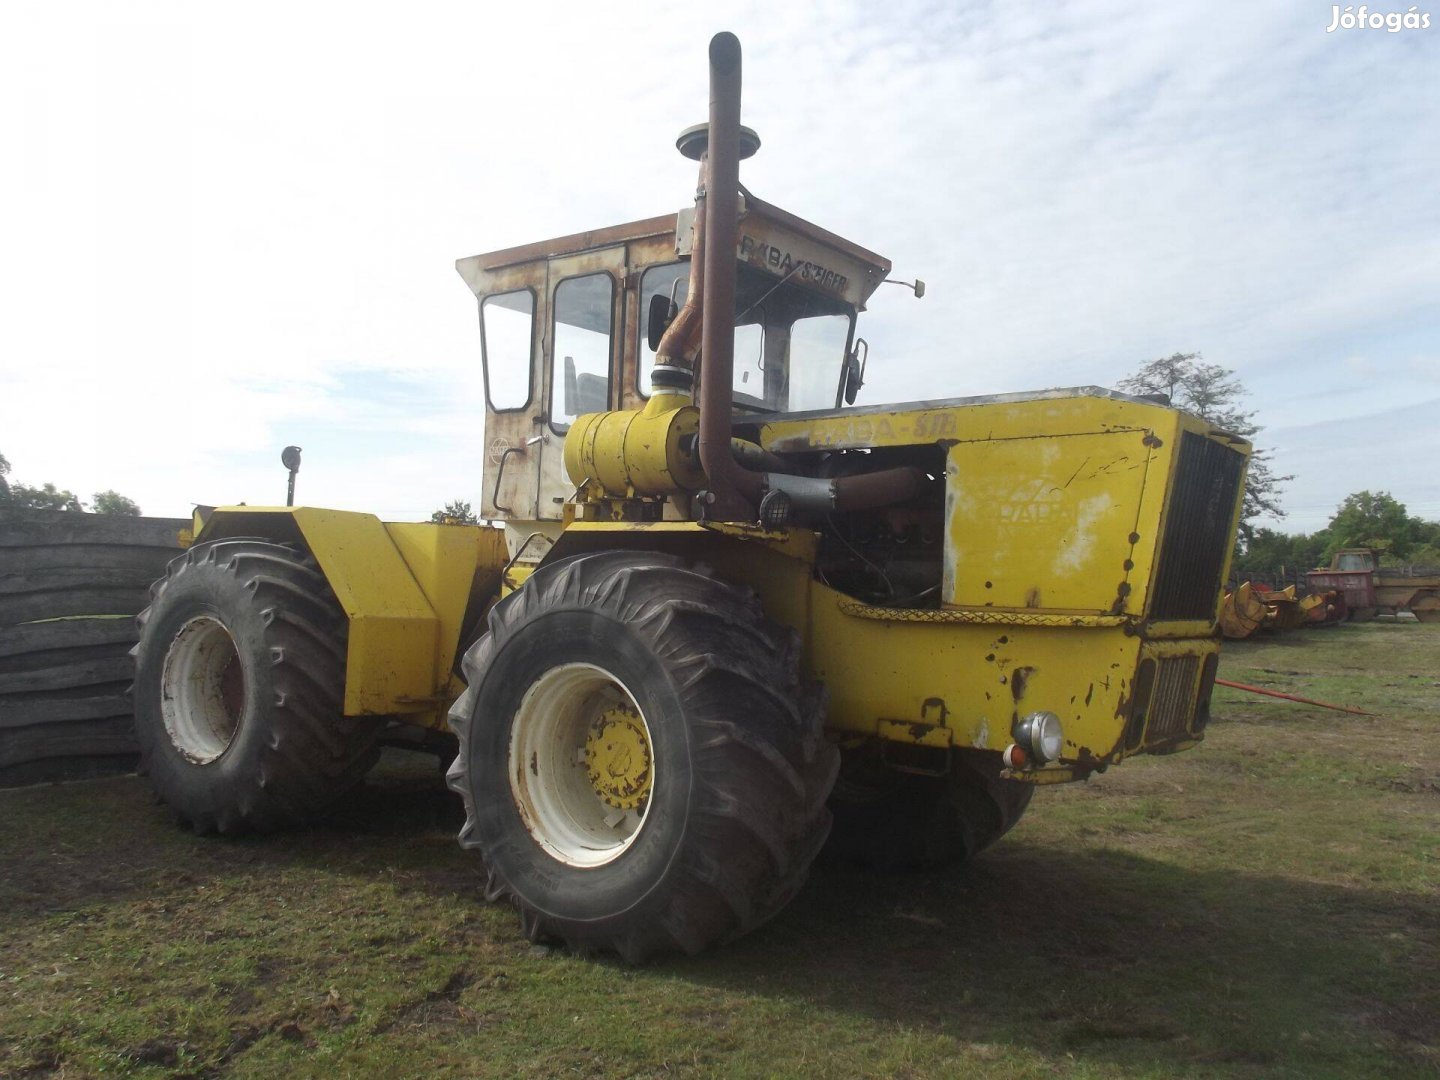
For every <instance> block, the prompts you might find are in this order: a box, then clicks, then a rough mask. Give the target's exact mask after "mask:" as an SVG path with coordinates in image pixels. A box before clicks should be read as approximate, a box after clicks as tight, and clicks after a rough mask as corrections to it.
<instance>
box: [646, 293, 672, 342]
mask: <svg viewBox="0 0 1440 1080" xmlns="http://www.w3.org/2000/svg"><path fill="white" fill-rule="evenodd" d="M679 314H680V309H679V308H678V307H676V306H675V301H674V300H671V299H670V297H668V296H666V295H665V294H664V293H656V294H655V295H654V296H652V297H651V298H650V311H649V313H648V316H647V322H646V326H645V341H646V343H647V344H648V345H649V346H650V351H651V352H655V351H657V350H658V349H659V348H660V339H661V338H662V337H664V336H665V331H666V330H668V329H669V328H670V324H671V323H672V322H674V321H675V316H676V315H679Z"/></svg>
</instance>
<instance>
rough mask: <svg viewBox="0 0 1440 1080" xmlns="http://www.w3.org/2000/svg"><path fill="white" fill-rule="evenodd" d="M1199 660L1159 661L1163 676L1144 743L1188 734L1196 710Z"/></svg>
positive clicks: (1157, 685) (1158, 680)
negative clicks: (1196, 680)
mask: <svg viewBox="0 0 1440 1080" xmlns="http://www.w3.org/2000/svg"><path fill="white" fill-rule="evenodd" d="M1199 670H1200V657H1198V656H1175V657H1171V658H1169V659H1166V660H1162V661H1160V673H1159V675H1158V676H1157V678H1156V679H1155V689H1154V691H1153V692H1152V694H1151V697H1150V708H1149V710H1148V711H1149V715H1148V717H1147V720H1146V725H1145V744H1146V745H1147V746H1154V745H1156V744H1158V743H1167V742H1170V741H1171V740H1173V739H1178V738H1181V737H1183V736H1185V735H1187V734H1189V730H1190V717H1191V713H1192V712H1193V711H1194V708H1195V675H1196V673H1197V672H1198V671H1199Z"/></svg>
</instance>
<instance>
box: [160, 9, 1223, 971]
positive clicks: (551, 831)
mask: <svg viewBox="0 0 1440 1080" xmlns="http://www.w3.org/2000/svg"><path fill="white" fill-rule="evenodd" d="M710 79H711V106H710V117H709V123H708V125H702V126H700V127H698V128H694V129H690V130H689V131H687V132H685V133H684V134H683V135H682V136H681V139H680V143H679V146H680V149H681V151H682V152H684V153H685V154H687V155H688V156H690V157H692V158H696V159H698V160H700V161H701V163H702V164H701V184H700V189H699V194H698V197H697V198H696V201H695V207H694V210H693V212H692V211H691V210H690V209H688V208H687V209H686V210H684V211H682V212H680V213H678V214H672V215H666V216H663V217H658V218H651V219H649V220H645V221H638V222H634V223H632V224H629V225H620V226H616V227H613V228H607V229H601V230H597V231H595V232H589V233H583V234H580V235H576V236H568V237H562V238H560V239H557V240H551V241H546V242H543V243H538V244H531V245H528V246H525V247H520V248H512V249H509V250H505V251H497V252H493V253H491V254H488V255H479V256H475V257H474V258H468V259H462V260H460V262H459V263H458V268H459V271H460V273H461V275H462V277H464V279H465V281H466V283H467V284H468V285H469V286H470V288H471V289H472V290H473V291H474V293H475V295H476V296H477V297H478V298H479V306H480V323H481V338H482V353H483V362H484V365H485V371H486V376H487V380H486V387H487V391H486V392H487V398H488V400H487V403H486V406H487V407H486V422H485V436H484V437H485V448H486V455H487V461H486V465H485V475H484V479H483V483H484V506H483V511H484V515H485V516H486V517H487V518H489V519H491V520H499V521H502V522H503V523H504V528H503V530H501V529H497V528H487V527H477V526H464V525H433V524H397V523H387V522H381V521H380V520H378V519H377V518H375V517H372V516H369V515H366V514H358V513H349V512H340V511H332V510H322V509H317V508H312V507H293V508H292V507H275V508H257V507H253V506H234V507H222V508H219V509H215V510H214V511H213V512H210V513H208V514H207V515H205V516H204V520H203V523H202V524H201V525H200V527H199V528H198V531H197V535H196V536H195V542H194V544H193V545H192V546H191V547H189V548H188V550H187V551H186V552H185V553H184V554H183V555H182V556H181V557H180V558H178V559H177V560H176V561H175V562H174V563H173V564H172V565H171V566H170V568H169V570H168V572H167V574H166V576H165V578H164V579H162V580H161V581H159V582H158V583H157V584H156V586H155V588H154V590H153V599H152V603H151V605H150V607H149V609H148V610H147V611H146V612H145V613H144V614H143V615H142V616H141V620H142V625H143V632H142V636H141V640H140V644H139V645H138V647H137V649H136V664H137V677H136V687H135V707H136V717H137V724H138V732H139V738H140V743H141V748H142V756H143V764H144V768H145V769H146V771H147V772H148V773H149V776H150V777H151V779H152V781H153V783H154V785H155V787H156V789H157V790H158V792H159V793H160V795H161V796H162V797H163V798H164V800H165V801H167V802H168V803H169V804H170V805H171V806H172V807H173V808H174V810H175V811H176V812H177V813H178V815H179V817H180V818H181V819H182V821H184V822H186V823H188V824H189V825H190V826H192V827H193V828H194V829H195V830H196V831H197V832H210V831H218V832H222V833H223V832H235V831H240V830H245V829H262V830H263V829H270V828H275V827H278V826H283V825H288V824H291V823H294V822H298V821H302V820H304V819H306V818H307V817H309V816H311V815H313V814H314V813H315V812H317V811H318V810H320V809H321V808H323V807H324V806H325V805H326V804H327V803H329V802H331V801H332V800H334V799H335V798H336V797H337V796H339V795H340V794H341V793H343V792H344V791H345V790H346V789H348V788H350V787H351V786H352V785H354V784H355V783H356V782H357V781H358V780H359V779H360V778H361V777H362V776H363V775H364V773H365V771H366V770H367V769H368V768H369V766H370V765H371V763H372V762H373V761H374V760H375V757H376V755H377V753H378V748H379V747H380V746H381V745H382V744H384V743H387V742H393V741H402V740H405V739H407V738H410V739H414V738H418V737H419V736H422V735H427V734H428V736H429V737H431V739H432V740H440V739H442V738H446V737H448V736H445V735H444V734H443V733H444V732H445V731H446V728H447V724H448V725H449V727H450V728H453V731H454V733H455V735H456V736H458V755H457V756H456V757H455V759H454V764H453V765H452V766H451V767H450V770H449V773H448V777H449V783H450V786H451V787H452V788H454V789H455V791H457V792H458V793H459V794H460V796H461V797H462V798H463V800H464V804H465V810H466V821H465V825H464V829H463V831H462V832H461V834H460V843H461V845H462V846H463V847H464V848H466V849H469V850H470V851H472V852H474V854H475V855H476V856H477V857H478V859H479V860H481V863H480V866H481V869H482V871H483V874H482V878H483V880H484V882H485V886H484V892H485V894H486V895H487V896H488V897H489V898H491V899H498V898H501V897H505V898H508V899H510V900H511V901H512V902H513V903H514V904H515V906H516V907H517V908H518V909H519V911H520V914H521V921H522V924H523V926H524V929H525V930H526V932H527V933H528V934H530V935H531V936H532V937H535V938H558V939H561V940H563V941H564V942H566V943H568V944H569V945H570V946H572V947H574V948H577V949H580V950H584V951H590V950H614V951H617V952H618V953H620V954H621V955H622V956H624V957H626V958H628V959H631V960H638V959H642V958H644V957H646V956H648V955H650V954H652V953H654V952H656V951H663V950H671V949H683V950H686V951H692V952H693V951H695V950H698V949H701V948H704V947H705V946H707V945H709V944H711V943H714V942H717V941H721V940H725V939H728V938H732V937H734V936H736V935H737V934H741V933H743V932H745V931H747V930H749V929H751V928H753V927H754V926H756V925H758V924H759V923H761V922H763V921H764V920H765V919H766V918H768V917H769V916H771V915H772V914H774V913H775V912H776V911H778V910H779V909H780V908H781V907H782V906H783V905H784V904H785V903H786V901H787V900H788V899H789V898H790V897H791V896H792V895H794V893H795V892H796V890H797V889H798V888H799V887H800V885H801V883H802V881H803V880H804V878H805V876H806V873H807V870H808V868H809V866H810V864H811V861H812V860H813V859H814V858H815V856H816V854H817V852H818V851H819V850H820V848H821V846H822V845H823V844H824V843H825V841H826V838H827V835H829V834H831V831H832V815H833V825H834V833H833V837H832V840H831V843H832V845H833V847H834V848H835V849H836V850H837V851H839V852H840V853H842V854H845V855H849V856H853V857H857V858H860V859H867V860H869V861H871V862H872V863H876V864H879V865H895V864H900V863H912V864H913V863H930V864H935V863H943V862H946V861H951V860H958V859H960V858H963V857H966V856H969V855H973V854H974V853H976V852H977V851H979V850H981V849H982V848H984V847H985V846H986V845H987V844H990V843H992V842H993V841H995V840H996V839H997V838H998V837H999V836H1000V835H1002V834H1003V833H1004V832H1005V831H1006V830H1007V829H1009V828H1010V827H1011V826H1012V825H1013V824H1014V823H1015V821H1016V820H1017V819H1018V818H1019V816H1020V815H1021V813H1022V812H1023V811H1024V810H1025V807H1026V805H1027V804H1028V803H1029V801H1030V796H1031V793H1032V792H1033V791H1034V790H1035V788H1036V787H1037V786H1040V785H1044V784H1050V783H1062V782H1066V781H1073V780H1081V779H1084V778H1085V777H1087V776H1089V775H1090V774H1091V773H1094V772H1096V771H1097V770H1101V769H1105V768H1107V767H1108V766H1111V765H1114V764H1116V763H1117V762H1119V761H1121V760H1122V759H1123V758H1126V757H1128V756H1130V755H1133V754H1140V753H1169V752H1172V751H1176V750H1182V749H1185V748H1187V747H1190V746H1193V745H1194V744H1195V743H1197V742H1198V741H1199V740H1200V738H1201V737H1202V732H1203V729H1204V727H1205V724H1206V722H1207V720H1208V717H1209V710H1210V695H1211V688H1212V686H1213V683H1214V678H1215V668H1216V662H1217V658H1218V648H1219V641H1218V638H1217V634H1216V613H1217V607H1218V603H1219V600H1220V596H1221V585H1222V583H1223V582H1224V580H1225V575H1226V572H1227V561H1228V556H1229V553H1230V550H1231V545H1232V543H1233V540H1234V535H1235V529H1236V524H1237V519H1238V515H1239V510H1240V496H1241V490H1242V486H1243V483H1244V473H1245V465H1246V460H1247V454H1248V450H1249V447H1248V446H1247V444H1246V443H1245V442H1244V441H1243V440H1241V439H1239V438H1236V437H1235V436H1233V435H1231V434H1228V433H1226V432H1224V431H1220V430H1217V429H1215V428H1214V427H1212V426H1211V425H1209V424H1207V423H1206V422H1205V421H1203V420H1200V419H1198V418H1196V417H1194V416H1190V415H1188V414H1186V413H1183V412H1180V411H1178V410H1176V409H1173V408H1169V407H1168V406H1166V405H1165V404H1163V403H1160V402H1157V401H1154V400H1146V399H1140V398H1136V397H1130V396H1127V395H1124V394H1119V393H1115V392H1112V391H1108V390H1102V389H1097V388H1095V387H1082V388H1079V389H1066V390H1046V391H1041V392H1038V393H1017V394H1006V395H1001V396H998V397H984V398H958V399H945V400H935V401H922V402H914V403H909V404H904V405H870V406H860V407H850V406H853V403H854V401H855V399H856V394H857V393H858V391H859V390H860V387H861V384H862V381H863V379H864V375H865V368H866V361H867V355H868V346H867V345H866V344H865V342H864V341H863V340H862V339H861V338H859V337H857V336H856V333H855V321H856V314H857V312H859V311H861V310H862V309H863V307H864V305H865V302H866V300H867V299H868V298H869V297H870V295H871V294H872V292H874V290H875V289H876V288H877V287H878V286H879V285H880V283H881V282H882V281H883V280H884V279H885V278H886V277H887V274H888V273H889V270H890V264H889V263H888V262H887V261H886V260H885V259H883V258H882V257H880V256H879V255H875V254H873V253H872V252H869V251H867V250H865V249H864V248H861V247H859V246H857V245H855V244H852V243H850V242H849V241H846V240H843V239H841V238H840V237H838V236H835V235H833V234H832V233H829V232H826V231H825V230H823V229H820V228H817V227H815V226H814V225H811V224H809V223H808V222H806V221H803V220H801V219H800V218H797V217H795V216H793V215H791V214H788V213H786V212H785V211H783V210H780V209H779V208H777V207H774V206H771V205H769V204H767V203H764V202H762V201H760V200H759V199H757V198H755V197H753V196H751V195H750V194H749V193H748V192H746V191H744V190H743V189H742V188H741V186H740V183H739V178H738V162H739V160H740V159H742V158H744V157H747V156H749V154H751V153H753V152H754V150H755V149H756V147H757V145H758V139H756V137H755V136H754V133H753V132H750V131H749V130H748V129H746V128H743V127H741V126H740V124H739V90H740V48H739V42H738V41H736V39H735V38H734V37H733V36H732V35H729V34H721V35H718V36H717V37H716V38H715V39H714V40H713V41H712V42H711V45H710ZM412 744H413V743H412ZM451 745H452V746H453V745H454V744H453V743H452V744H451Z"/></svg>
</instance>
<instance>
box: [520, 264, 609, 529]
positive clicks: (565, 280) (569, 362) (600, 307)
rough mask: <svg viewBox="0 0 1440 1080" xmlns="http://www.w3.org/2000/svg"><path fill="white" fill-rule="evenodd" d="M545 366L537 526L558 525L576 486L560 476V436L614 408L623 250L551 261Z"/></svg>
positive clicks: (562, 443)
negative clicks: (542, 523)
mask: <svg viewBox="0 0 1440 1080" xmlns="http://www.w3.org/2000/svg"><path fill="white" fill-rule="evenodd" d="M546 299H547V303H546V311H547V319H548V322H547V324H546V329H545V342H546V344H545V350H544V351H545V364H544V376H545V377H544V385H543V397H542V409H541V411H542V412H543V413H544V420H543V422H542V423H540V424H538V425H537V428H536V431H537V434H538V435H539V437H540V441H539V443H537V444H536V445H535V451H536V452H535V454H534V458H535V465H536V468H537V470H538V473H537V485H536V486H537V490H538V495H539V497H538V501H537V505H536V508H535V516H536V518H537V519H539V520H550V521H553V520H558V519H559V518H560V516H561V509H562V507H563V506H564V504H565V501H566V500H567V499H568V498H569V497H570V496H571V494H572V493H573V492H574V490H575V485H574V484H572V483H571V482H570V479H569V477H568V476H566V475H565V460H564V448H565V434H566V432H568V431H569V430H570V425H571V424H572V423H574V421H575V418H576V417H577V416H580V415H582V414H584V413H590V412H603V411H605V410H607V409H614V408H618V407H619V390H620V383H621V379H620V357H621V348H620V341H621V338H622V337H623V336H624V335H623V334H622V327H623V326H624V325H625V246H624V245H623V244H617V245H615V246H614V247H607V248H599V249H597V250H595V251H586V252H582V253H580V254H578V255H565V256H561V257H558V258H554V259H551V260H550V261H549V262H548V264H547V274H546Z"/></svg>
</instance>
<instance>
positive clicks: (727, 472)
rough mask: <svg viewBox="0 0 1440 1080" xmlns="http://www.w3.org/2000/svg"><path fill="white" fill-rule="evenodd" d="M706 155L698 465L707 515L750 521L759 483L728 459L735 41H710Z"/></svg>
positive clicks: (736, 186) (735, 210) (735, 196)
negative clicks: (705, 487) (705, 485)
mask: <svg viewBox="0 0 1440 1080" xmlns="http://www.w3.org/2000/svg"><path fill="white" fill-rule="evenodd" d="M708 139H709V145H708V148H707V150H706V153H705V160H706V178H705V252H704V259H705V268H704V285H705V298H704V301H703V302H702V304H701V315H702V318H703V329H702V331H701V335H700V340H701V345H700V466H701V468H703V469H704V470H705V476H706V478H707V482H708V483H709V485H710V490H709V491H708V493H707V494H706V496H705V501H706V503H707V505H706V507H705V516H706V517H708V518H711V519H713V520H715V521H754V520H755V519H756V518H757V517H758V516H759V515H758V512H757V510H756V508H757V507H758V506H759V505H760V496H761V493H762V489H763V488H764V486H765V485H764V480H763V478H762V477H761V475H760V474H759V473H753V472H751V471H750V470H749V469H745V468H742V467H741V466H740V465H739V464H737V463H736V461H735V458H734V457H733V456H732V455H731V452H730V429H731V411H732V407H733V396H732V393H733V391H732V387H731V382H732V380H733V378H734V365H735V234H736V227H737V222H738V217H739V212H740V207H739V194H740V39H739V38H737V37H736V36H735V35H734V34H732V33H729V32H728V31H722V32H721V33H719V34H716V35H715V36H714V37H713V38H711V39H710V128H709V133H708Z"/></svg>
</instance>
